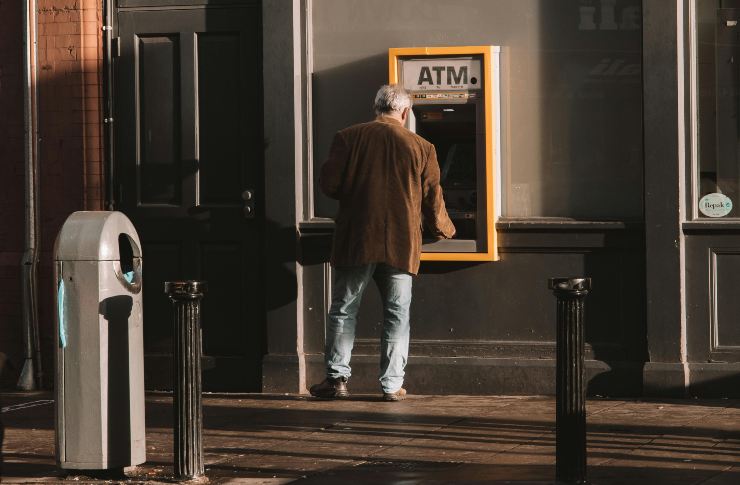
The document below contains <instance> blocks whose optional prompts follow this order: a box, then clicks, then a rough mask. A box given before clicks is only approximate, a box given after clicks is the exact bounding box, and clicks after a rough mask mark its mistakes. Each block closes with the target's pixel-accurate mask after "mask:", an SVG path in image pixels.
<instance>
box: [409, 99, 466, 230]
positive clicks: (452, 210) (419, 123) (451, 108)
mask: <svg viewBox="0 0 740 485" xmlns="http://www.w3.org/2000/svg"><path fill="white" fill-rule="evenodd" d="M413 111H414V117H415V120H416V133H418V134H419V135H421V136H422V137H423V138H425V139H426V140H428V141H429V142H431V143H433V144H434V147H435V148H436V150H437V160H438V161H439V169H440V183H441V185H442V190H443V192H444V199H445V205H446V206H447V212H448V213H449V215H450V218H451V219H452V222H453V223H454V224H455V228H456V229H457V234H456V235H455V239H476V223H477V221H476V219H477V217H476V216H477V206H478V200H477V164H476V153H477V151H478V150H477V147H476V106H475V104H473V103H469V104H428V105H416V106H414V107H413ZM427 236H429V235H428V234H426V233H425V234H424V237H425V238H426V237H427Z"/></svg>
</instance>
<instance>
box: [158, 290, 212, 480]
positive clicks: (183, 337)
mask: <svg viewBox="0 0 740 485" xmlns="http://www.w3.org/2000/svg"><path fill="white" fill-rule="evenodd" d="M206 289H207V285H206V283H205V282H202V281H167V282H165V284H164V291H165V293H167V296H169V297H170V300H172V303H173V306H174V309H175V311H174V313H175V320H174V323H175V325H174V331H175V335H174V344H173V354H174V355H173V357H174V367H175V372H174V374H175V382H174V400H173V408H174V418H175V426H174V427H175V441H174V454H175V478H177V479H184V480H190V479H193V478H198V477H201V476H203V473H204V470H203V438H202V436H203V405H202V402H201V370H200V358H201V353H202V344H201V338H200V300H201V298H203V293H204V292H205V291H206Z"/></svg>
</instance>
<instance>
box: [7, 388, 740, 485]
mask: <svg viewBox="0 0 740 485" xmlns="http://www.w3.org/2000/svg"><path fill="white" fill-rule="evenodd" d="M0 407H2V410H3V412H2V414H0V417H1V418H2V423H3V424H4V431H5V438H4V442H3V444H2V471H1V472H0V477H1V478H0V480H1V481H2V482H3V483H129V484H134V483H142V484H155V483H169V484H171V483H172V475H173V471H172V460H173V455H172V445H173V441H172V440H173V435H172V402H171V397H170V396H169V395H167V394H162V393H153V394H148V395H147V409H146V411H147V414H146V422H147V459H148V461H147V463H145V464H144V465H142V466H140V467H135V468H132V469H129V470H127V471H126V475H118V476H110V475H109V476H101V475H96V476H89V475H79V474H78V475H75V474H64V473H61V472H60V471H59V470H57V468H56V464H55V461H54V422H53V418H54V415H53V402H52V401H51V398H50V395H49V394H48V393H32V394H25V393H5V394H0ZM203 415H204V443H203V444H204V460H205V464H206V474H207V476H208V478H209V480H210V483H214V484H249V485H283V484H287V483H296V484H298V485H301V484H306V485H313V484H321V485H333V484H342V485H346V484H350V485H355V484H358V485H359V484H364V483H372V484H389V485H393V484H403V485H417V484H435V485H439V484H448V483H449V484H465V483H471V484H480V483H487V484H519V485H525V484H533V485H534V484H538V485H543V484H554V483H555V481H554V475H555V402H554V399H552V398H549V397H512V396H411V397H410V398H409V399H408V400H406V401H404V402H400V403H385V402H382V401H381V400H380V399H379V397H378V396H377V395H372V396H370V395H368V396H362V395H360V396H353V397H352V398H351V399H348V400H321V399H314V398H310V397H306V396H297V395H264V394H255V395H205V396H204V400H203ZM587 421H588V425H587V428H588V463H589V468H588V475H589V479H590V481H591V483H592V484H593V485H617V484H630V485H640V484H646V485H662V484H666V485H729V484H733V485H737V484H738V483H740V401H738V400H693V399H692V400H664V401H658V400H618V399H594V400H589V401H588V403H587Z"/></svg>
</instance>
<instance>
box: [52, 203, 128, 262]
mask: <svg viewBox="0 0 740 485" xmlns="http://www.w3.org/2000/svg"><path fill="white" fill-rule="evenodd" d="M121 235H125V236H126V237H128V242H129V243H130V244H131V249H132V250H133V256H134V257H135V258H140V257H141V242H140V241H139V236H138V234H137V233H136V229H135V228H134V225H133V224H132V223H131V221H130V220H129V218H128V217H126V216H125V215H124V214H123V213H121V212H115V211H113V212H108V211H79V212H75V213H73V214H72V215H70V216H69V217H68V218H67V220H66V221H65V222H64V225H63V226H62V229H61V230H60V231H59V235H58V236H57V240H56V243H55V245H54V260H56V261H118V260H120V259H121V254H120V249H119V237H120V236H121Z"/></svg>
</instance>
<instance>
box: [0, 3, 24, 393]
mask: <svg viewBox="0 0 740 485" xmlns="http://www.w3.org/2000/svg"><path fill="white" fill-rule="evenodd" d="M21 16H22V10H21V2H19V1H12V2H0V167H2V169H1V170H2V172H0V173H2V176H0V221H2V224H0V385H7V384H8V383H9V382H13V380H14V378H15V375H16V374H17V372H18V369H15V368H14V364H15V365H17V364H18V362H19V359H18V357H19V355H21V354H20V352H21V350H22V348H21V347H20V344H21V306H20V299H21V281H20V262H21V258H22V256H23V227H24V226H23V183H24V182H23V181H24V177H23V157H24V155H23V57H22V54H23V49H22V41H21V33H22V28H21V27H22V18H21Z"/></svg>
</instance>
